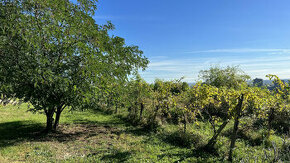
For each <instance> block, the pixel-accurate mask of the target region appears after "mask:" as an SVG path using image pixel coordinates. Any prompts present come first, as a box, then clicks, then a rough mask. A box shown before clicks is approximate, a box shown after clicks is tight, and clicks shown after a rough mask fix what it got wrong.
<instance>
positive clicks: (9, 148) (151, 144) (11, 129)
mask: <svg viewBox="0 0 290 163" xmlns="http://www.w3.org/2000/svg"><path fill="white" fill-rule="evenodd" d="M26 110H27V106H26V104H23V105H21V106H20V107H17V106H11V105H10V106H6V107H0V162H23V161H24V162H56V161H57V162H175V161H184V162H217V161H223V160H224V153H226V152H227V150H228V146H229V144H228V137H227V136H226V133H225V134H224V136H222V137H221V138H220V140H219V142H218V146H219V148H218V151H217V153H216V154H215V155H211V154H209V153H202V152H200V151H198V150H195V147H197V146H199V145H202V144H204V143H205V142H206V141H207V140H208V138H209V137H210V135H211V134H210V128H209V125H206V124H201V125H200V126H195V128H192V129H191V133H190V134H188V135H180V133H179V132H178V131H179V130H178V127H177V126H167V127H166V128H165V129H163V130H161V131H159V132H157V133H150V132H146V131H144V130H141V129H140V128H138V127H133V126H130V125H129V124H127V123H125V122H124V121H122V120H121V119H119V118H117V117H115V116H112V115H106V114H104V113H102V112H74V113H73V114H72V113H69V112H65V113H64V114H63V115H62V117H61V125H60V132H58V133H54V134H50V135H47V136H43V135H39V131H41V130H42V129H43V128H44V125H45V116H44V115H41V114H33V113H31V112H27V111H26ZM201 131H202V132H201ZM181 139H182V140H181ZM274 139H277V141H279V140H278V139H279V137H274ZM237 146H238V148H237V150H236V151H235V154H236V157H237V158H238V157H239V158H242V157H244V156H243V155H246V154H249V153H250V154H251V155H253V156H254V155H256V156H259V155H262V154H263V151H262V150H261V149H262V147H261V146H249V142H248V141H238V143H237Z"/></svg>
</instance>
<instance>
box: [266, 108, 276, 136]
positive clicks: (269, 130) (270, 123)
mask: <svg viewBox="0 0 290 163" xmlns="http://www.w3.org/2000/svg"><path fill="white" fill-rule="evenodd" d="M274 115H275V109H274V108H271V109H270V113H269V117H268V133H267V138H269V137H270V134H271V129H272V122H273V120H274Z"/></svg>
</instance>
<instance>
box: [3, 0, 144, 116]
mask: <svg viewBox="0 0 290 163" xmlns="http://www.w3.org/2000/svg"><path fill="white" fill-rule="evenodd" d="M96 2H97V1H96V0H79V1H78V2H77V3H72V2H70V1H68V0H64V1H59V0H42V1H34V0H9V1H8V0H7V1H6V0H4V1H1V2H0V12H1V17H0V21H1V22H0V31H1V33H0V37H1V40H0V51H1V53H0V55H1V57H0V83H3V84H5V85H7V86H9V88H11V89H10V91H9V92H8V91H5V93H6V94H8V93H9V94H10V95H11V96H12V95H13V96H15V97H17V98H23V99H24V100H25V101H29V102H31V103H32V104H33V105H34V108H35V109H36V110H47V109H48V108H50V109H51V108H52V109H54V108H56V107H57V106H60V105H65V106H71V107H72V108H83V107H89V106H90V107H92V106H94V103H95V101H96V98H98V97H99V96H100V94H102V93H100V92H102V91H105V89H106V88H107V86H108V85H110V84H112V83H116V82H124V81H126V80H127V77H128V75H130V74H132V73H133V72H134V71H136V70H138V69H140V68H141V69H144V68H146V66H147V64H148V60H147V58H145V57H144V56H143V55H142V53H143V52H142V51H140V50H139V49H138V47H137V46H127V45H126V44H125V40H124V39H123V38H121V37H117V36H115V37H112V36H110V35H109V34H108V32H109V30H112V29H113V28H114V27H113V25H112V24H111V23H108V24H106V25H98V24H96V23H95V21H94V19H93V18H92V16H93V14H94V12H95V9H96ZM1 91H4V89H2V88H1Z"/></svg>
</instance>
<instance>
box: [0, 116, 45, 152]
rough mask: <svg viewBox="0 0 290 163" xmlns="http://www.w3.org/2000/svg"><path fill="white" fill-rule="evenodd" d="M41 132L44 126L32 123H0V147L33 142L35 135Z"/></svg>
mask: <svg viewBox="0 0 290 163" xmlns="http://www.w3.org/2000/svg"><path fill="white" fill-rule="evenodd" d="M42 130H44V126H43V125H42V124H40V123H35V122H33V121H15V122H5V123H0V133H1V134H0V147H6V146H12V145H14V144H16V143H19V142H23V141H31V140H34V139H35V138H36V137H37V136H36V134H35V133H36V132H39V131H42Z"/></svg>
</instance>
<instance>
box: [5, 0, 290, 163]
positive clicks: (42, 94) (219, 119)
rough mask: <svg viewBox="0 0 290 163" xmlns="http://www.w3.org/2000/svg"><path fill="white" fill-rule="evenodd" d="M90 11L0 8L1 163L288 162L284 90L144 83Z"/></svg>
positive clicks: (224, 83)
mask: <svg viewBox="0 0 290 163" xmlns="http://www.w3.org/2000/svg"><path fill="white" fill-rule="evenodd" d="M95 2H96V1H95V0H80V1H77V2H76V3H72V2H70V1H68V0H64V1H59V0H43V1H34V0H4V1H1V3H0V13H1V15H0V23H1V26H0V27H1V30H0V38H1V40H0V50H1V51H0V95H1V96H0V98H1V101H0V103H1V105H2V104H3V107H2V108H1V112H2V114H1V115H0V117H1V119H0V130H1V134H2V135H1V136H0V146H1V147H3V148H1V150H0V153H1V157H0V162H1V161H2V160H3V161H22V160H25V161H31V162H34V161H38V160H44V161H71V162H76V161H77V162H82V161H84V162H90V161H99V162H101V161H108V162H112V161H118V162H122V161H129V162H136V161H137V162H138V161H139V162H140V161H141V162H143V161H148V160H150V161H152V162H157V161H167V162H173V161H176V162H178V161H196V162H198V161H209V162H216V161H226V160H228V161H230V162H233V161H234V162H249V161H250V162H252V161H258V162H265V161H266V162H278V161H280V162H281V161H290V158H289V157H290V156H289V152H290V149H289V148H290V143H289V130H290V109H289V106H290V105H289V104H290V103H289V100H290V93H289V92H290V88H289V84H288V83H284V82H282V81H281V80H280V79H279V78H278V77H277V76H275V75H268V76H267V77H268V78H269V79H270V80H273V83H274V84H275V89H273V90H268V89H267V88H264V87H263V88H260V87H255V86H249V85H248V84H247V80H248V79H249V76H248V75H246V74H245V73H244V72H243V71H241V70H240V69H239V68H238V67H226V68H222V67H212V68H210V69H208V70H202V71H201V72H200V79H202V81H200V82H198V83H196V84H195V85H193V86H189V85H188V84H187V83H186V82H182V79H179V80H173V81H162V80H160V79H156V81H155V82H154V83H152V84H149V83H147V82H146V81H145V80H143V79H142V78H141V76H140V75H138V70H139V69H145V68H146V66H147V64H148V60H147V59H146V58H145V57H144V56H143V55H142V51H140V50H139V49H138V47H137V46H127V45H126V44H125V40H124V39H123V38H120V37H117V36H110V35H109V33H108V32H109V31H110V30H112V29H113V28H114V27H113V25H112V24H111V23H110V22H108V24H106V25H98V24H96V23H95V21H94V19H93V18H92V17H93V15H94V11H95V10H96V5H95ZM129 76H133V78H132V79H128V77H129ZM19 102H20V103H21V102H25V104H23V105H21V109H19V110H17V109H15V108H14V107H13V106H12V105H11V103H12V104H16V103H19ZM7 104H8V105H7ZM5 105H7V106H5ZM25 105H28V106H27V108H29V109H28V110H29V111H33V112H34V113H42V114H34V115H32V114H31V113H26V112H24V109H23V107H24V106H25ZM15 107H16V106H15ZM65 109H66V110H65ZM64 110H65V111H64ZM63 111H64V112H65V115H64V117H63V120H62V122H63V124H62V125H61V126H60V130H57V127H58V126H59V122H60V116H61V113H62V112H63ZM81 111H83V112H81ZM73 113H74V114H73ZM105 113H107V114H105ZM111 114H112V115H111ZM43 115H44V116H43ZM44 123H46V125H45V128H44V125H43V124H44ZM132 125H133V126H135V127H133V126H132ZM41 131H45V133H46V134H48V135H46V134H43V133H42V132H41ZM52 131H54V132H53V133H51V132H52ZM43 142H44V143H43ZM16 148H19V150H18V149H16ZM64 149H66V150H64ZM63 150H64V151H63ZM24 151H25V152H24ZM23 152H24V153H23ZM11 153H13V154H14V153H17V154H16V155H15V156H12V155H11Z"/></svg>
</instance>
